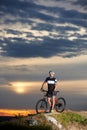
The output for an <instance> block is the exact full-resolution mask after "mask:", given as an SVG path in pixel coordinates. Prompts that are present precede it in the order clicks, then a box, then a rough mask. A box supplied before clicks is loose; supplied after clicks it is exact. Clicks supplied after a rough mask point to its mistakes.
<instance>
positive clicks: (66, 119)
mask: <svg viewBox="0 0 87 130" xmlns="http://www.w3.org/2000/svg"><path fill="white" fill-rule="evenodd" d="M52 116H53V117H54V118H55V119H57V120H58V121H60V123H61V124H62V125H63V126H67V125H68V124H69V123H74V122H76V123H79V124H81V125H87V118H85V117H84V116H81V115H80V114H77V113H73V112H64V113H61V114H54V115H52Z"/></svg>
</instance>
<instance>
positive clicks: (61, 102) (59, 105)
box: [35, 90, 66, 114]
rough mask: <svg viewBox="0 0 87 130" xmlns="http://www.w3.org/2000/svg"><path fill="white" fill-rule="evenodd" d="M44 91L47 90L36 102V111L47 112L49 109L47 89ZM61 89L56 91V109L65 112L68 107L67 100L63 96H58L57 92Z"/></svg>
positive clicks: (38, 112)
mask: <svg viewBox="0 0 87 130" xmlns="http://www.w3.org/2000/svg"><path fill="white" fill-rule="evenodd" d="M42 92H45V94H44V96H43V98H42V99H39V100H38V101H37V103H36V106H35V109H36V113H37V114H40V113H47V110H48V106H49V105H48V101H47V90H43V91H42ZM58 92H60V91H55V106H54V109H55V110H56V112H60V113H61V112H63V111H64V110H65V107H66V100H65V99H64V98H63V97H57V93H58Z"/></svg>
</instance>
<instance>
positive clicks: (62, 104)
mask: <svg viewBox="0 0 87 130" xmlns="http://www.w3.org/2000/svg"><path fill="white" fill-rule="evenodd" d="M65 107H66V100H65V99H64V98H63V97H59V98H58V99H57V102H56V103H55V109H56V111H57V112H63V111H64V110H65Z"/></svg>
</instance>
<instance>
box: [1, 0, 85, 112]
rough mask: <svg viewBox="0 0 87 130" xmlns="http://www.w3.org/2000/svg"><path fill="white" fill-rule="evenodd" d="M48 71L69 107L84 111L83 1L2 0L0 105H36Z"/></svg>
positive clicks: (8, 107) (28, 106) (24, 107)
mask: <svg viewBox="0 0 87 130" xmlns="http://www.w3.org/2000/svg"><path fill="white" fill-rule="evenodd" d="M49 70H53V71H54V72H55V73H56V77H57V79H58V89H59V90H60V96H64V97H65V99H66V100H67V109H69V108H70V109H78V110H87V102H86V101H87V1H86V0H0V108H1V109H4V108H6V109H27V108H30V109H32V108H35V103H36V102H37V100H38V99H39V98H41V97H42V93H41V92H40V87H41V85H42V82H43V81H44V80H45V78H46V77H47V76H48V72H49Z"/></svg>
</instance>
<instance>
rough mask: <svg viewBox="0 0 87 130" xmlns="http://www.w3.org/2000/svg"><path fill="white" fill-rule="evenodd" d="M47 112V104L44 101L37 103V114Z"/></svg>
mask: <svg viewBox="0 0 87 130" xmlns="http://www.w3.org/2000/svg"><path fill="white" fill-rule="evenodd" d="M46 110H47V102H46V101H45V100H44V99H40V100H39V101H38V102H37V103H36V113H38V114H40V113H45V112H46Z"/></svg>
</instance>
